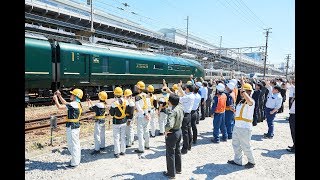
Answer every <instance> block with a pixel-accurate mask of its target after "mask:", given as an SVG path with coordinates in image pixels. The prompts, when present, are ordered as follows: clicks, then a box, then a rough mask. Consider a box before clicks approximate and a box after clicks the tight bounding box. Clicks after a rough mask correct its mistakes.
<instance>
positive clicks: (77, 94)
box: [53, 89, 83, 168]
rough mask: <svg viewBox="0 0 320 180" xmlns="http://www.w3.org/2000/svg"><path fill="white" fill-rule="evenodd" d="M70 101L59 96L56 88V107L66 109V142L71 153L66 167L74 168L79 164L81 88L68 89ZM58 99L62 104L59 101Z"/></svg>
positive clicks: (54, 98) (54, 97)
mask: <svg viewBox="0 0 320 180" xmlns="http://www.w3.org/2000/svg"><path fill="white" fill-rule="evenodd" d="M70 93H71V96H70V100H71V102H70V103H67V101H66V100H65V99H64V98H63V97H62V96H61V93H60V91H59V90H57V91H56V92H55V93H54V95H53V100H54V102H55V104H56V106H57V108H58V109H61V110H67V123H66V127H67V144H68V150H69V152H70V154H71V160H70V164H69V165H68V166H67V167H68V168H75V167H77V166H78V165H79V164H80V159H81V147H80V138H79V134H80V122H79V119H80V116H81V113H82V105H81V103H80V99H81V98H82V96H83V91H82V90H81V89H74V90H72V91H70ZM58 98H59V99H60V101H61V103H62V105H61V104H60V103H59V100H58Z"/></svg>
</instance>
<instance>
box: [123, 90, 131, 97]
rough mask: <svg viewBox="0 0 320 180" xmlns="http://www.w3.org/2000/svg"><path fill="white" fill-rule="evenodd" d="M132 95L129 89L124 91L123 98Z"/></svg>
mask: <svg viewBox="0 0 320 180" xmlns="http://www.w3.org/2000/svg"><path fill="white" fill-rule="evenodd" d="M130 95H132V91H131V90H130V89H126V90H124V96H130Z"/></svg>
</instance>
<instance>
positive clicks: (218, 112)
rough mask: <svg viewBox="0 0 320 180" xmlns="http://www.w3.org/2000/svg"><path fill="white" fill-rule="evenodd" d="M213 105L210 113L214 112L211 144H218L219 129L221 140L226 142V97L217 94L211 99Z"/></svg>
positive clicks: (222, 94)
mask: <svg viewBox="0 0 320 180" xmlns="http://www.w3.org/2000/svg"><path fill="white" fill-rule="evenodd" d="M213 101H214V103H213V105H212V109H211V112H214V115H213V142H214V143H219V142H220V138H219V129H220V131H221V133H222V140H223V141H226V140H227V129H226V125H225V110H226V102H227V96H226V95H225V94H224V93H219V92H218V93H217V94H216V95H215V96H214V97H213Z"/></svg>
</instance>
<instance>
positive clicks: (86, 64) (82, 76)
mask: <svg viewBox="0 0 320 180" xmlns="http://www.w3.org/2000/svg"><path fill="white" fill-rule="evenodd" d="M89 70H90V56H89V55H88V54H80V55H79V61H78V72H79V79H78V80H79V83H80V84H84V85H85V84H89V83H90V71H89Z"/></svg>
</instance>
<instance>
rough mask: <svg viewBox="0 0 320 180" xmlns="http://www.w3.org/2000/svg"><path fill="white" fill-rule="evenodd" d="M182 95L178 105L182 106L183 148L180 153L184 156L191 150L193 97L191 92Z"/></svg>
mask: <svg viewBox="0 0 320 180" xmlns="http://www.w3.org/2000/svg"><path fill="white" fill-rule="evenodd" d="M183 95H184V96H182V97H180V100H179V103H180V104H181V105H182V109H183V112H184V118H183V121H182V126H181V130H182V138H183V146H182V149H181V152H182V153H183V154H185V153H187V152H188V150H191V142H192V135H191V110H192V107H193V103H194V98H195V97H194V95H193V92H188V93H185V92H183Z"/></svg>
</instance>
